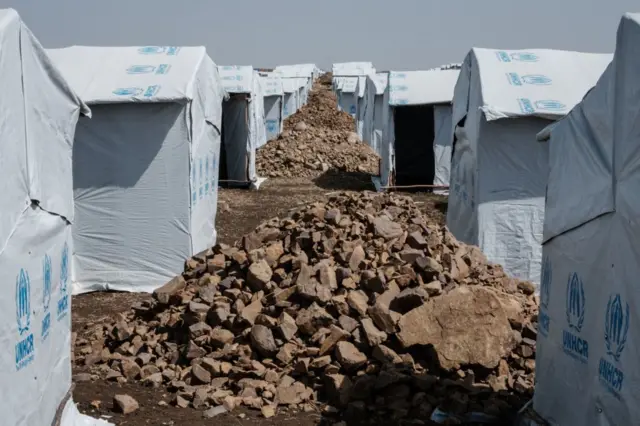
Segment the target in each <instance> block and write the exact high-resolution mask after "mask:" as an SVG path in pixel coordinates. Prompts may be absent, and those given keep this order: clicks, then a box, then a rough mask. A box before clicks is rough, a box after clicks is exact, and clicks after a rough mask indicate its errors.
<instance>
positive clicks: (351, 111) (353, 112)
mask: <svg viewBox="0 0 640 426" xmlns="http://www.w3.org/2000/svg"><path fill="white" fill-rule="evenodd" d="M349 114H351V115H353V116H355V115H356V106H355V105H351V106H350V107H349Z"/></svg>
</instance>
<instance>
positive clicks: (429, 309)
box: [397, 287, 513, 368]
mask: <svg viewBox="0 0 640 426" xmlns="http://www.w3.org/2000/svg"><path fill="white" fill-rule="evenodd" d="M399 329H400V332H399V333H398V335H397V336H398V340H399V341H400V343H401V344H402V345H403V346H404V347H405V348H406V347H410V346H413V345H433V347H434V349H435V350H436V353H437V355H438V360H439V361H440V364H441V366H442V367H443V368H452V367H455V366H457V365H468V364H479V365H482V366H483V367H486V368H495V367H496V366H497V365H498V363H499V361H500V359H501V358H502V357H504V356H506V355H507V354H508V353H509V352H510V351H511V350H513V339H512V336H511V326H510V325H509V321H508V319H507V317H506V315H505V313H504V311H503V309H502V306H501V304H500V301H499V300H498V298H497V297H496V296H495V294H494V293H493V292H492V291H490V290H486V289H484V288H479V287H468V288H467V287H458V288H456V289H454V290H452V291H451V292H450V293H448V294H446V295H444V296H441V297H440V298H439V299H438V302H437V303H436V302H435V301H434V300H430V301H428V302H427V303H425V304H424V305H422V306H420V307H418V308H416V309H414V310H412V311H410V312H409V313H407V314H405V315H404V316H403V317H402V319H401V320H400V323H399Z"/></svg>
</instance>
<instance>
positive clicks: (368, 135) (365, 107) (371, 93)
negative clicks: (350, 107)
mask: <svg viewBox="0 0 640 426" xmlns="http://www.w3.org/2000/svg"><path fill="white" fill-rule="evenodd" d="M373 78H375V75H371V76H360V77H358V105H357V119H356V133H357V134H358V137H359V138H360V139H361V140H362V141H363V142H365V143H366V144H368V145H372V144H373V142H372V140H373V110H374V108H375V97H376V91H377V90H376V85H375V83H374V82H373Z"/></svg>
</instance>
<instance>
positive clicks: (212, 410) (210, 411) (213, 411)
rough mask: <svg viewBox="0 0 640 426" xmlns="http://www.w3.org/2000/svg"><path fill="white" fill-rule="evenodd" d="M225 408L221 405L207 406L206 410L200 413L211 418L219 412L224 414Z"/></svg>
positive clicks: (206, 417)
mask: <svg viewBox="0 0 640 426" xmlns="http://www.w3.org/2000/svg"><path fill="white" fill-rule="evenodd" d="M227 412H228V411H227V409H226V408H225V407H224V406H222V405H218V406H217V407H211V408H209V409H208V410H207V411H205V412H204V413H202V416H203V417H204V418H205V419H211V418H213V417H216V416H219V415H220V414H225V413H227Z"/></svg>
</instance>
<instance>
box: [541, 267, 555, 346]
mask: <svg viewBox="0 0 640 426" xmlns="http://www.w3.org/2000/svg"><path fill="white" fill-rule="evenodd" d="M551 279H552V270H551V259H549V256H545V258H544V262H543V264H542V277H541V279H540V306H541V309H540V311H539V312H538V324H540V327H539V329H540V334H542V335H543V336H545V337H546V336H547V335H548V334H549V323H550V319H549V315H548V314H547V309H548V308H549V292H550V290H551Z"/></svg>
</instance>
